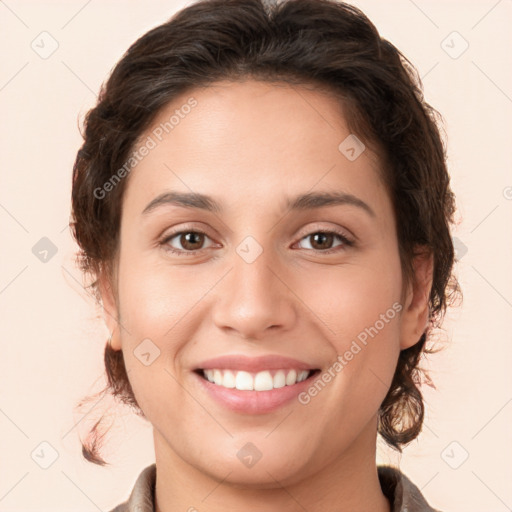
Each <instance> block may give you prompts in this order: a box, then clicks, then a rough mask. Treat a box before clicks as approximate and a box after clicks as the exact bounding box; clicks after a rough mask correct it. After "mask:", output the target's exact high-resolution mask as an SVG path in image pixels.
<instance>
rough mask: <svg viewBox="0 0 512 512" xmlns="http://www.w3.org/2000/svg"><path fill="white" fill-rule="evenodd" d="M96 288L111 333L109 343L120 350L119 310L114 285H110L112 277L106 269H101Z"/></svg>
mask: <svg viewBox="0 0 512 512" xmlns="http://www.w3.org/2000/svg"><path fill="white" fill-rule="evenodd" d="M98 290H99V292H100V295H101V303H102V306H103V318H104V320H105V324H106V326H107V329H108V330H109V332H110V333H111V334H112V340H111V342H110V345H111V347H112V348H113V349H114V350H121V339H120V330H119V323H118V318H119V311H118V308H117V302H116V298H115V292H114V287H113V285H112V278H111V277H110V276H109V275H107V273H106V271H101V272H100V275H99V276H98Z"/></svg>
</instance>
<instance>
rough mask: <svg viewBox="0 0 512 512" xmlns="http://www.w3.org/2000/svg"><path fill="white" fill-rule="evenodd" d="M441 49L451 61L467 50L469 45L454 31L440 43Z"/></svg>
mask: <svg viewBox="0 0 512 512" xmlns="http://www.w3.org/2000/svg"><path fill="white" fill-rule="evenodd" d="M441 48H442V49H443V50H444V51H445V52H446V53H447V54H448V56H450V57H451V58H452V59H458V58H459V57H460V56H461V55H462V54H463V53H464V52H465V51H466V50H467V49H468V48H469V43H468V42H467V41H466V40H465V39H464V38H463V37H462V36H461V35H460V34H459V33H458V32H457V31H455V30H454V31H453V32H450V33H449V34H448V35H447V36H446V37H445V38H444V39H443V40H442V41H441Z"/></svg>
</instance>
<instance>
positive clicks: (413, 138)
mask: <svg viewBox="0 0 512 512" xmlns="http://www.w3.org/2000/svg"><path fill="white" fill-rule="evenodd" d="M248 78H252V79H256V80H261V81H267V82H286V83H289V84H297V85H302V86H311V87H313V88H317V89H324V90H327V91H328V92H329V93H331V94H332V95H333V97H335V98H336V99H339V101H340V105H341V106H342V108H343V112H344V115H345V117H346V119H345V120H346V122H347V125H348V127H349V128H350V130H351V132H352V133H355V134H356V135H357V136H358V137H359V138H361V139H362V140H364V141H365V144H366V145H369V147H372V148H375V149H376V154H377V155H378V157H379V161H380V163H381V169H382V173H383V179H384V182H385V184H386V187H387V190H388V192H389V195H390V197H391V201H392V206H393V209H394V214H395V221H396V228H397V236H398V245H399V247H398V248H399V254H400V262H401V266H402V273H403V276H404V280H405V282H410V279H413V278H414V272H413V260H414V257H415V255H416V253H417V250H418V247H424V248H425V247H426V248H427V249H428V251H429V252H430V253H431V254H432V255H433V261H434V269H433V282H432V287H431V290H430V295H429V322H428V326H427V329H426V330H425V332H424V333H423V334H422V336H421V337H420V339H419V340H418V341H417V343H416V344H414V345H413V346H411V347H410V348H408V349H405V350H402V351H401V353H400V355H399V359H398V363H397V367H396V371H395V374H394V377H393V380H392V383H391V386H390V389H389V391H388V393H387V395H386V397H385V399H384V401H383V402H382V404H381V406H380V409H379V418H378V432H379V433H380V435H381V436H382V437H383V438H384V440H385V441H386V442H387V443H388V444H389V445H390V446H392V447H393V448H395V449H396V450H398V451H400V452H401V451H402V446H403V445H405V444H407V443H409V442H410V441H412V440H413V439H415V438H416V437H417V436H418V435H419V433H420V431H421V427H422V424H423V417H424V404H423V399H422V394H421V391H420V385H421V384H422V382H427V383H428V384H430V385H432V383H431V381H430V379H429V378H428V375H427V373H426V372H425V370H424V369H421V368H420V367H419V363H420V360H421V357H422V355H423V354H425V353H431V352H433V350H431V349H430V348H429V347H428V346H427V345H426V342H427V339H428V340H429V341H430V340H431V338H432V331H433V330H434V329H435V328H437V327H439V326H440V325H441V320H442V318H443V316H444V314H445V311H446V308H447V306H448V305H451V301H452V299H454V298H455V297H456V296H457V295H458V294H459V293H460V288H459V285H458V282H457V280H456V278H455V276H454V275H453V272H452V268H453V264H454V261H455V256H454V247H453V242H452V238H451V234H450V224H453V222H454V220H453V216H454V213H455V199H454V195H453V193H452V191H451V189H450V184H449V181H450V179H449V175H448V172H447V167H446V150H445V145H444V141H443V138H442V137H441V134H440V126H439V121H442V118H441V116H440V114H439V113H438V112H437V111H436V110H435V109H434V108H432V107H431V106H430V105H429V104H428V103H427V102H426V101H425V100H424V97H423V92H422V91H423V88H422V84H421V80H420V78H419V76H418V73H417V71H416V70H415V68H414V66H413V65H412V64H411V63H410V62H409V60H408V59H407V58H406V57H404V55H403V54H402V53H401V52H400V51H399V50H398V49H397V48H395V46H393V45H392V44H391V43H390V42H389V41H387V40H385V39H383V38H382V37H380V35H379V33H378V31H377V29H376V28H375V26H374V25H373V24H372V23H371V22H370V20H369V19H368V18H367V17H366V16H365V15H364V14H363V13H362V12H361V11H360V10H359V9H357V8H356V7H354V6H351V5H347V4H344V3H342V2H336V1H335V0H284V1H282V2H277V3H276V2H274V3H272V2H268V1H265V0H202V1H198V2H196V3H194V4H192V5H190V6H188V7H186V8H184V9H182V10H181V11H179V12H178V13H177V14H175V15H174V16H173V17H172V18H171V19H170V20H168V21H167V22H166V23H163V24H162V25H160V26H157V27H156V28H154V29H152V30H150V31H149V32H147V33H146V34H145V35H143V36H142V37H140V38H139V39H138V40H137V41H135V42H134V43H133V44H132V45H131V47H130V48H129V49H128V50H127V51H126V53H125V54H124V55H123V57H122V58H121V60H120V61H119V62H118V63H117V65H116V66H115V68H114V69H113V71H112V72H111V74H110V76H109V78H108V79H107V80H106V82H105V83H104V84H103V85H102V87H101V90H100V94H99V98H98V101H97V104H96V106H95V107H94V108H92V109H91V110H89V111H88V113H87V115H86V116H85V119H84V127H85V131H84V134H83V138H84V142H83V145H82V147H81V148H80V150H79V151H78V153H77V156H76V160H75V163H74V168H73V188H72V218H71V221H70V226H71V230H72V233H73V236H74V238H75V240H76V241H77V243H78V245H79V247H80V250H79V252H78V255H77V260H78V263H79V265H80V268H81V270H82V271H83V272H84V275H85V274H90V275H91V276H92V277H93V280H92V282H91V283H90V285H89V286H90V287H91V288H92V290H93V292H94V293H95V296H96V297H99V292H98V286H97V284H98V279H97V278H98V276H99V274H100V272H107V275H112V271H113V270H114V266H115V265H114V262H115V258H116V254H117V251H118V249H119V227H120V216H121V205H122V199H123V191H124V190H125V187H126V184H127V181H128V179H129V176H127V177H126V178H123V179H122V180H120V182H119V183H118V184H117V185H116V186H115V187H114V188H113V190H112V191H111V192H110V193H109V196H108V199H103V198H99V197H98V195H99V194H98V193H97V190H99V189H101V187H102V186H103V185H104V184H105V183H106V182H107V181H108V180H109V179H111V177H112V175H113V171H114V170H116V169H120V168H121V167H122V166H123V164H125V162H126V161H127V159H128V158H129V155H130V151H131V150H132V149H133V148H134V147H135V145H136V143H137V142H138V139H139V137H140V136H141V135H142V134H143V133H144V131H145V130H146V129H147V128H149V126H150V125H151V123H152V121H153V120H154V118H155V116H156V115H157V114H158V113H159V111H160V110H161V109H162V108H163V107H164V106H166V105H167V104H168V103H169V102H171V101H172V100H173V99H174V98H176V97H177V96H178V95H180V94H183V93H184V92H186V91H191V90H193V89H194V88H197V87H201V86H207V85H209V84H212V83H214V82H216V81H219V80H231V81H237V80H238V81H241V80H244V79H248ZM104 362H105V368H106V376H107V385H106V387H105V389H104V390H103V393H111V394H112V395H113V396H114V397H115V398H117V399H118V400H120V401H121V402H123V403H124V404H128V405H129V406H131V407H132V408H133V409H134V410H135V411H136V412H137V414H141V415H142V416H143V413H142V411H141V410H140V408H139V406H138V404H137V401H136V399H135V396H134V394H133V391H132V388H131V385H130V382H129V379H128V376H127V373H126V369H125V365H124V361H123V354H122V351H115V350H113V349H112V348H111V347H110V345H109V344H108V343H107V344H106V347H105V353H104ZM422 375H423V376H424V377H426V379H424V380H423V381H422ZM100 426H101V419H100V420H99V421H98V422H96V423H95V425H94V427H93V428H92V430H90V431H89V435H88V438H87V440H86V441H85V442H82V453H83V455H84V457H85V458H86V459H87V460H89V461H91V462H94V463H96V464H100V465H103V464H106V462H105V461H104V460H103V459H102V458H101V457H100V455H99V446H100V445H101V439H102V437H103V436H102V435H99V430H98V429H99V428H100Z"/></svg>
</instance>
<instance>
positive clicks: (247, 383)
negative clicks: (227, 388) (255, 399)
mask: <svg viewBox="0 0 512 512" xmlns="http://www.w3.org/2000/svg"><path fill="white" fill-rule="evenodd" d="M235 387H236V389H240V390H241V391H252V390H253V389H254V379H253V378H252V375H251V374H250V373H248V372H238V373H237V374H236V381H235Z"/></svg>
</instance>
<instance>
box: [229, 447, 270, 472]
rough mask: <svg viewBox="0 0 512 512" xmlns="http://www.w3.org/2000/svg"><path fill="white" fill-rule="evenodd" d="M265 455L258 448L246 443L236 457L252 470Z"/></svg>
mask: <svg viewBox="0 0 512 512" xmlns="http://www.w3.org/2000/svg"><path fill="white" fill-rule="evenodd" d="M262 455H263V454H262V453H261V452H260V451H259V450H258V448H256V445H254V444H253V443H245V444H244V445H243V446H242V448H240V450H239V451H238V453H237V454H236V456H237V457H238V458H239V459H240V461H241V462H242V464H243V465H244V466H247V467H248V468H249V469H250V468H252V467H253V466H254V465H255V464H256V463H257V462H258V461H259V460H260V459H261V456H262Z"/></svg>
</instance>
